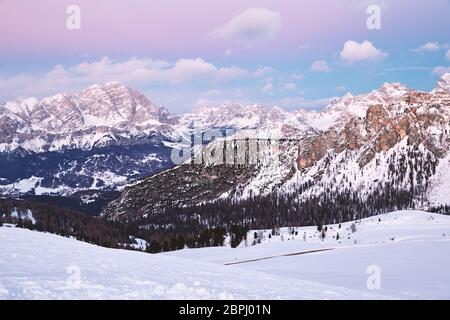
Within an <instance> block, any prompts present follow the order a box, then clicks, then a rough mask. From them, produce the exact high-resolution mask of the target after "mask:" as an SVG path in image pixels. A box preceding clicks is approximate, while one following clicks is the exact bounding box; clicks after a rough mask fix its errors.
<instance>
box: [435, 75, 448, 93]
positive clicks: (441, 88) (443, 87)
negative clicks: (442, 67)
mask: <svg viewBox="0 0 450 320" xmlns="http://www.w3.org/2000/svg"><path fill="white" fill-rule="evenodd" d="M432 93H450V73H445V74H444V75H443V76H442V77H441V78H440V79H439V81H438V82H437V85H436V88H435V89H434V90H433V91H432Z"/></svg>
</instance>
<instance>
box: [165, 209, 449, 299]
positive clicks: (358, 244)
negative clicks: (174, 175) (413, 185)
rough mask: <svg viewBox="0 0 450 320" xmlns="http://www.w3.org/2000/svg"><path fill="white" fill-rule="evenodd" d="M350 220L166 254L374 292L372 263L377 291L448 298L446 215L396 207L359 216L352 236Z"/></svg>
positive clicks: (399, 294)
mask: <svg viewBox="0 0 450 320" xmlns="http://www.w3.org/2000/svg"><path fill="white" fill-rule="evenodd" d="M352 223H353V222H348V223H343V224H342V225H341V228H339V226H338V225H329V226H328V231H327V233H326V236H325V239H324V240H322V239H321V238H320V234H319V232H318V231H317V228H316V227H299V228H292V229H291V228H282V229H280V230H276V232H277V235H275V236H272V235H271V236H270V238H269V234H271V230H260V231H256V233H257V234H258V237H257V238H259V239H260V240H261V242H262V243H261V244H257V245H253V244H254V243H255V241H254V233H255V231H251V232H249V234H248V237H247V243H242V245H241V247H240V248H238V249H231V248H205V249H186V250H181V251H177V252H169V253H165V255H170V256H179V257H184V258H190V259H195V260H203V261H208V262H214V263H220V264H230V263H231V264H233V265H234V266H239V267H240V268H245V269H248V270H253V271H258V272H266V273H269V274H273V275H284V276H287V275H289V277H292V278H296V279H307V280H312V281H317V282H321V283H326V284H330V285H336V286H342V287H347V288H351V289H355V290H361V291H366V292H368V293H369V292H372V293H373V292H374V291H372V290H368V289H367V279H368V277H369V275H368V274H367V268H368V267H369V266H378V267H379V270H380V271H381V289H380V290H375V292H377V293H380V294H385V295H393V296H396V297H400V298H404V299H450V274H449V273H448V265H449V263H450V256H449V255H448V252H449V250H450V217H449V216H442V215H438V214H432V213H426V212H422V211H398V212H393V213H389V214H384V215H380V216H374V217H371V218H367V219H364V220H361V221H357V222H356V223H355V227H356V231H355V232H354V233H353V232H352V231H351V225H352ZM292 231H294V234H292ZM295 231H297V232H298V234H297V235H295ZM337 233H339V236H340V239H339V240H336V234H337ZM256 242H257V241H256ZM324 249H325V250H326V251H319V252H313V253H308V252H309V251H316V250H324ZM300 253H303V254H300ZM249 260H250V261H249ZM252 260H255V261H252Z"/></svg>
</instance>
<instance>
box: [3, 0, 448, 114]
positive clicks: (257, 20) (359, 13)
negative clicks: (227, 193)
mask: <svg viewBox="0 0 450 320" xmlns="http://www.w3.org/2000/svg"><path fill="white" fill-rule="evenodd" d="M71 4H75V5H78V6H79V8H80V11H81V29H80V30H68V29H67V27H66V19H67V18H68V15H67V13H66V9H67V7H68V6H69V5H71ZM372 4H374V5H378V6H379V8H380V9H381V29H380V30H369V29H368V28H367V23H366V22H367V19H368V17H369V15H368V14H367V12H366V10H367V8H368V6H369V5H372ZM449 17H450V2H449V1H447V0H436V1H432V2H430V3H426V4H425V3H423V2H422V1H418V0H414V1H406V0H399V1H376V0H374V1H356V0H355V1H354V0H342V1H334V0H320V1H314V2H308V3H301V1H298V2H293V1H288V0H283V1H245V2H243V1H206V0H172V1H156V0H155V1H139V0H130V1H118V0H97V1H87V0H80V1H75V2H73V1H65V0H63V1H56V0H26V1H25V0H2V1H0V40H1V42H0V44H1V50H0V66H1V68H0V102H4V101H6V100H9V99H14V98H16V97H18V96H36V97H43V96H46V95H51V94H55V93H57V92H60V91H79V90H81V89H83V88H84V87H86V86H88V85H90V84H93V83H103V82H109V81H119V82H123V83H124V84H126V85H129V86H132V87H134V88H136V89H138V90H141V91H142V92H144V93H145V94H146V95H147V96H148V97H149V98H150V99H151V100H153V101H154V102H155V103H158V104H162V105H165V106H167V107H168V108H169V109H170V110H171V111H174V112H183V111H186V110H190V109H191V108H192V107H193V106H194V105H195V104H197V103H208V102H209V103H220V102H223V101H239V102H258V103H262V104H265V105H268V106H272V105H280V106H282V107H285V108H287V109H293V108H298V107H307V108H320V107H322V106H323V105H324V104H325V103H326V102H327V101H328V99H329V98H331V97H334V96H337V95H342V93H343V88H345V89H346V90H348V91H351V92H353V93H360V92H365V91H369V90H372V89H373V88H375V87H378V86H380V85H381V84H382V83H383V82H390V81H395V82H404V83H405V84H407V85H409V86H411V87H415V88H418V89H422V90H430V89H431V88H432V87H433V86H434V84H435V82H436V80H437V77H438V75H439V74H442V73H444V72H448V70H449V67H450V51H449V50H450V47H449V43H450V37H449V33H448V30H450V21H449V20H450V19H449Z"/></svg>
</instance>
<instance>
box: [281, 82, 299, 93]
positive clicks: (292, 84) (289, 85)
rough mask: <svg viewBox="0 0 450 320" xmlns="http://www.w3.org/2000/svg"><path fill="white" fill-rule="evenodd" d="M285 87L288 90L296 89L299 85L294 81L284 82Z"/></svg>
mask: <svg viewBox="0 0 450 320" xmlns="http://www.w3.org/2000/svg"><path fill="white" fill-rule="evenodd" d="M284 88H285V89H286V90H288V91H295V90H297V85H296V84H295V83H293V82H288V83H285V84H284Z"/></svg>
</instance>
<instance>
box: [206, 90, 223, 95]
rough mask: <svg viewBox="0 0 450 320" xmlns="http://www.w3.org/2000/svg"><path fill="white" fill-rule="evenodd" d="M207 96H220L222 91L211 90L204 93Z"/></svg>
mask: <svg viewBox="0 0 450 320" xmlns="http://www.w3.org/2000/svg"><path fill="white" fill-rule="evenodd" d="M205 95H207V96H220V95H222V91H221V90H219V89H211V90H208V91H206V92H205Z"/></svg>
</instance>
